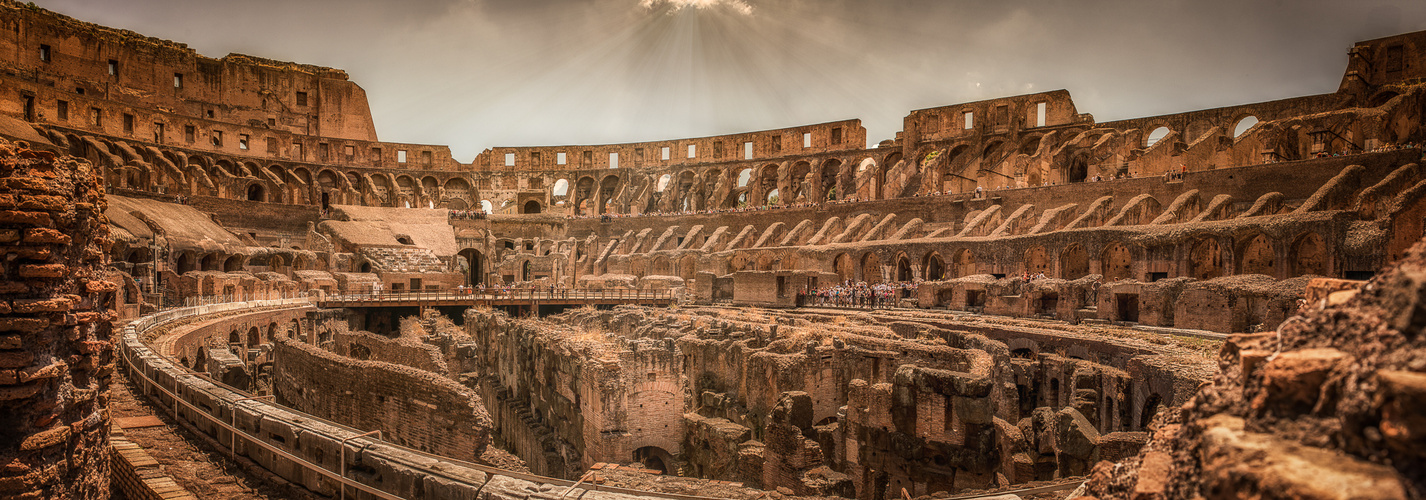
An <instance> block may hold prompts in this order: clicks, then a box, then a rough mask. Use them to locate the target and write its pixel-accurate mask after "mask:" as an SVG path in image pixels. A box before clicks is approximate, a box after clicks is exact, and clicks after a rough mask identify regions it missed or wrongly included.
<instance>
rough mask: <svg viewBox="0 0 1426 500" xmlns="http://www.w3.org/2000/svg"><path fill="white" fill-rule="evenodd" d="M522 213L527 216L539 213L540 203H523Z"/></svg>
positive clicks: (532, 201)
mask: <svg viewBox="0 0 1426 500" xmlns="http://www.w3.org/2000/svg"><path fill="white" fill-rule="evenodd" d="M523 213H527V214H537V213H540V202H538V201H535V200H530V201H527V202H525V209H524V212H523Z"/></svg>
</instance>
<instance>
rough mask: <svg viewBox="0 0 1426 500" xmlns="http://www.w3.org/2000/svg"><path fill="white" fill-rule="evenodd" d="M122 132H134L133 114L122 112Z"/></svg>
mask: <svg viewBox="0 0 1426 500" xmlns="http://www.w3.org/2000/svg"><path fill="white" fill-rule="evenodd" d="M124 133H126V134H132V133H134V115H131V114H128V113H124Z"/></svg>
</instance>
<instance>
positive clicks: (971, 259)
mask: <svg viewBox="0 0 1426 500" xmlns="http://www.w3.org/2000/svg"><path fill="white" fill-rule="evenodd" d="M975 260H976V259H975V252H972V251H971V249H969V248H962V249H960V250H957V251H956V253H955V256H954V257H951V268H950V273H951V276H949V277H952V278H963V277H966V276H971V275H974V274H976V262H975Z"/></svg>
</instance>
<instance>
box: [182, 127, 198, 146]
mask: <svg viewBox="0 0 1426 500" xmlns="http://www.w3.org/2000/svg"><path fill="white" fill-rule="evenodd" d="M197 135H198V133H197V131H196V130H195V129H194V128H193V126H192V125H184V126H183V140H184V141H187V142H188V143H189V144H192V143H193V141H194V140H195V136H197Z"/></svg>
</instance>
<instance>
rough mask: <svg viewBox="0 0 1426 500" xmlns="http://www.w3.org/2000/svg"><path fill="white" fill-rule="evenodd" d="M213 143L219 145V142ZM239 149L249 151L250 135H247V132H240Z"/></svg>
mask: <svg viewBox="0 0 1426 500" xmlns="http://www.w3.org/2000/svg"><path fill="white" fill-rule="evenodd" d="M213 145H214V146H217V145H218V144H216V143H215V144H213ZM238 149H240V150H243V151H247V150H248V135H247V134H238Z"/></svg>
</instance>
